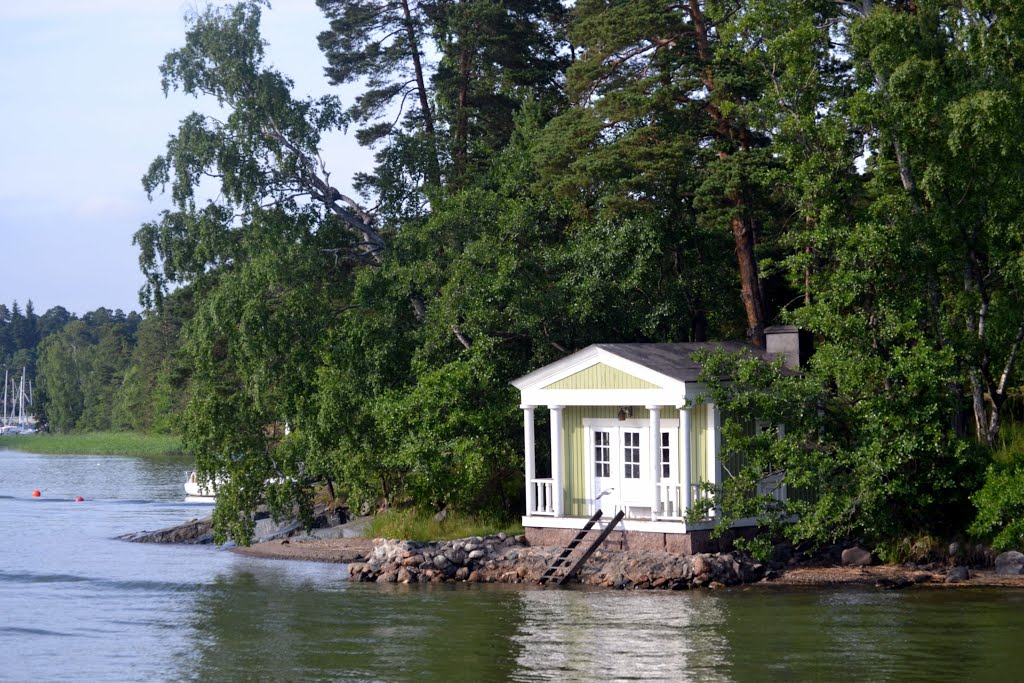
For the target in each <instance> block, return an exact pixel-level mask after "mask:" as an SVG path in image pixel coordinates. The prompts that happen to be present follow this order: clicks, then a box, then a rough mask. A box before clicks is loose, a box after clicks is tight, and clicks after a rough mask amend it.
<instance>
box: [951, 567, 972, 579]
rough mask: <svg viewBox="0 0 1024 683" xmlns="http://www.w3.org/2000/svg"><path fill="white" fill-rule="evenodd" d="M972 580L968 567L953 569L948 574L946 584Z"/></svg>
mask: <svg viewBox="0 0 1024 683" xmlns="http://www.w3.org/2000/svg"><path fill="white" fill-rule="evenodd" d="M970 578H971V572H970V571H969V570H968V569H967V567H953V568H952V569H950V570H949V573H948V574H946V583H961V582H963V581H968V580H970Z"/></svg>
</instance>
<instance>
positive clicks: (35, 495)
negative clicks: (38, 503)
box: [32, 489, 43, 498]
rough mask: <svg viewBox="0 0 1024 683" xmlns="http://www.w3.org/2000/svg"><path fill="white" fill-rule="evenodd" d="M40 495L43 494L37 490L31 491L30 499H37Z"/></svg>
mask: <svg viewBox="0 0 1024 683" xmlns="http://www.w3.org/2000/svg"><path fill="white" fill-rule="evenodd" d="M41 495H43V494H41V493H39V489H33V490H32V497H33V498H38V497H39V496H41Z"/></svg>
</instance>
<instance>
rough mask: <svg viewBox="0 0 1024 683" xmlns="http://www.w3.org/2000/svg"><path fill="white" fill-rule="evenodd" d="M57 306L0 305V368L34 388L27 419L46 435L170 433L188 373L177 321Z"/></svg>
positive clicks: (169, 312)
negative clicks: (39, 309)
mask: <svg viewBox="0 0 1024 683" xmlns="http://www.w3.org/2000/svg"><path fill="white" fill-rule="evenodd" d="M174 311H175V309H174V307H173V306H170V307H165V309H164V310H163V311H162V312H161V313H147V314H146V315H145V316H141V315H139V314H138V313H135V312H130V313H127V314H126V313H124V312H123V311H121V310H120V309H117V310H114V311H111V310H110V309H107V308H97V309H96V310H95V311H90V312H88V313H86V314H84V315H83V316H81V317H78V316H76V315H75V314H74V313H71V312H69V311H68V310H67V309H65V308H64V307H63V306H54V307H53V308H51V309H50V310H48V311H46V313H44V314H42V315H37V314H36V312H35V310H34V308H33V306H32V302H31V301H29V302H28V303H26V304H25V308H24V310H22V308H21V307H20V306H19V305H18V302H17V301H15V302H14V303H12V305H11V307H10V308H8V307H7V306H6V305H3V304H0V369H3V368H6V369H8V370H10V372H11V376H12V377H15V376H16V377H18V378H20V376H21V372H22V369H23V368H24V369H25V371H26V375H27V377H28V378H29V379H30V380H31V381H32V383H33V392H32V394H33V396H32V398H33V402H32V409H31V410H32V414H34V415H35V416H36V417H37V418H38V420H39V421H40V423H41V424H47V425H48V428H49V429H50V430H52V431H59V432H69V431H73V430H74V431H100V430H134V431H142V432H159V433H173V432H175V431H176V422H177V418H178V416H179V415H180V414H181V412H182V409H183V406H184V387H185V385H186V383H187V378H188V373H187V372H186V371H184V370H183V369H182V367H181V365H180V364H179V363H178V362H177V361H176V359H175V351H176V348H177V343H178V336H179V332H180V330H181V320H176V319H175V318H174Z"/></svg>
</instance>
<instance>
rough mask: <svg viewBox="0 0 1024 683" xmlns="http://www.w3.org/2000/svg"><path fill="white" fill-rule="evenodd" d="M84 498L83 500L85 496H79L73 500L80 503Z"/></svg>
mask: <svg viewBox="0 0 1024 683" xmlns="http://www.w3.org/2000/svg"><path fill="white" fill-rule="evenodd" d="M84 500H85V498H82V497H81V496H79V497H78V498H75V502H76V503H81V502H82V501H84Z"/></svg>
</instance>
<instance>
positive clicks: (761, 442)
mask: <svg viewBox="0 0 1024 683" xmlns="http://www.w3.org/2000/svg"><path fill="white" fill-rule="evenodd" d="M835 351H836V349H834V348H832V347H829V346H823V347H822V348H819V349H818V351H817V353H816V355H815V356H814V359H813V361H812V364H811V366H810V368H809V369H808V371H807V372H806V373H805V374H803V375H801V376H796V375H793V374H792V373H786V372H783V370H782V368H781V366H780V365H778V364H774V365H768V364H765V363H764V362H763V361H761V360H759V359H756V358H742V357H735V356H730V355H728V354H723V353H718V354H711V355H708V356H707V357H706V359H705V360H706V366H705V370H704V373H703V379H704V380H705V381H706V382H707V383H708V386H709V387H710V391H711V395H710V398H711V399H712V400H714V402H715V405H716V406H718V407H719V409H721V410H722V411H723V415H725V416H726V418H725V420H724V425H723V443H724V444H725V446H724V447H723V448H724V449H725V452H724V453H723V458H724V459H726V460H728V459H730V457H732V454H734V453H735V454H740V455H742V462H743V465H742V468H741V469H740V470H739V471H738V472H733V473H732V475H733V476H732V477H729V478H727V479H726V480H725V482H723V490H722V491H721V492H720V497H719V502H718V505H719V506H720V507H721V508H722V510H723V513H724V515H723V518H722V520H721V525H723V526H724V525H726V524H728V522H729V521H730V520H733V519H737V518H740V517H756V518H758V519H759V521H760V522H761V523H762V525H763V527H764V529H765V532H766V533H768V534H777V533H780V532H781V533H785V534H786V535H787V536H789V537H790V538H791V539H792V540H794V541H798V542H799V541H812V542H817V543H830V542H834V541H836V540H839V539H842V538H850V537H861V538H866V539H868V541H869V542H876V543H877V542H882V541H883V540H886V539H891V538H898V537H901V536H904V535H908V534H909V535H915V534H919V533H922V532H929V531H931V532H936V533H941V532H942V531H943V530H948V529H956V528H962V526H961V525H963V524H964V523H965V522H966V520H967V515H968V513H969V510H968V505H967V503H968V501H967V500H966V497H967V494H968V493H969V491H970V490H971V488H972V484H974V483H976V482H977V481H978V474H979V460H978V457H977V453H976V451H975V450H974V449H972V448H971V447H970V446H969V445H968V444H966V443H964V442H963V441H959V440H958V439H956V435H955V434H954V433H952V432H951V430H950V428H949V426H948V415H949V408H948V405H947V404H948V402H949V396H948V391H947V387H948V384H947V382H946V381H944V374H945V372H948V371H944V370H943V367H942V361H941V359H937V354H934V353H931V354H919V355H918V356H917V357H916V358H903V359H901V361H900V362H899V363H898V364H894V365H893V366H891V367H888V368H885V371H884V376H885V377H886V378H887V379H889V380H891V381H893V384H892V385H891V386H890V387H889V388H888V389H886V388H885V386H884V384H880V385H874V381H875V380H874V379H873V374H872V373H867V374H865V373H864V372H863V366H861V367H857V365H856V362H851V361H850V360H849V359H844V361H843V362H842V363H836V361H837V360H838V359H837V358H836V357H835V356H834V355H833V353H834V352H835ZM723 377H729V378H732V380H731V381H729V382H723V381H722V380H721V378H723ZM750 418H756V419H757V420H758V422H759V425H760V430H757V431H751V430H746V429H744V424H743V423H744V421H746V420H749V419H750ZM780 427H781V430H782V431H781V435H780V431H779V430H780ZM777 472H781V473H783V476H784V481H785V483H786V485H787V486H788V487H789V490H790V492H791V495H790V496H789V499H788V500H787V501H786V502H785V504H779V503H778V502H777V501H773V500H772V499H771V498H770V497H769V496H764V495H762V496H757V495H754V491H755V490H756V486H757V483H758V481H759V480H760V479H762V478H763V477H765V476H767V475H769V474H771V473H777ZM965 483H966V484H967V485H966V486H965ZM799 492H807V493H813V495H801V494H800V493H799ZM791 515H796V516H797V519H796V520H795V521H794V522H793V523H791V524H789V523H785V522H787V518H789V517H790V516H791Z"/></svg>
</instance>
